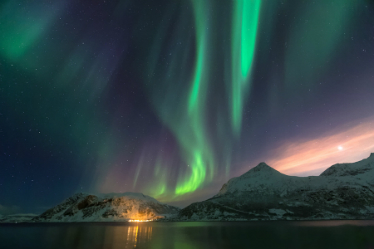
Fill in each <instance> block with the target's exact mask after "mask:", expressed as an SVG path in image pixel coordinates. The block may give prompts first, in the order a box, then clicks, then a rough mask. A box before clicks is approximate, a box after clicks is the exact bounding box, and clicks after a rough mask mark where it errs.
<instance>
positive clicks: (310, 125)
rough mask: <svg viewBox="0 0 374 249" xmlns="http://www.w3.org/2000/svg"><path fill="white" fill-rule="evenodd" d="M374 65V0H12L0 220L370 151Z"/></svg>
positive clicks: (4, 59)
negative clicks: (82, 198) (80, 195)
mask: <svg viewBox="0 0 374 249" xmlns="http://www.w3.org/2000/svg"><path fill="white" fill-rule="evenodd" d="M373 69H374V2H373V1H369V0H355V1H352V0H329V1H325V0H315V1H306V0H283V1H276V0H274V1H273V0H271V1H261V0H224V1H215V0H206V1H200V0H157V1H154V0H142V1H139V0H111V1H109V0H106V1H105V0H101V1H96V0H95V1H83V0H56V1H46V0H40V1H31V0H19V1H11V0H3V1H1V3H0V214H9V213H15V212H18V213H19V212H22V213H29V212H32V213H41V212H43V211H45V210H46V209H47V208H49V207H51V206H53V205H56V204H57V203H59V202H60V201H62V200H63V199H65V198H67V197H68V196H70V195H72V194H74V193H76V192H86V193H111V192H142V193H144V194H147V195H150V196H153V197H155V198H157V199H158V200H160V201H162V202H166V203H169V204H174V205H177V206H181V207H184V206H186V205H188V204H189V203H191V202H194V201H201V200H204V199H206V198H208V197H211V196H213V195H214V194H216V193H217V192H218V190H219V189H220V188H221V186H222V184H223V183H224V182H226V181H227V180H229V179H230V178H232V177H235V176H239V175H241V174H243V173H244V172H246V171H248V170H249V169H250V168H252V167H254V166H256V165H257V164H258V163H259V162H262V161H264V162H266V163H267V164H269V165H270V166H272V167H274V168H275V169H277V170H279V171H280V172H282V173H285V174H288V175H295V176H307V175H319V174H320V173H321V172H322V171H323V170H325V169H326V168H327V167H329V166H331V165H332V164H334V163H338V162H355V161H358V160H360V159H363V158H366V157H368V156H369V155H370V152H374V70H373Z"/></svg>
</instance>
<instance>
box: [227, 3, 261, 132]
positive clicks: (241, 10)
mask: <svg viewBox="0 0 374 249" xmlns="http://www.w3.org/2000/svg"><path fill="white" fill-rule="evenodd" d="M260 5H261V1H260V0H253V1H252V0H251V1H246V0H238V1H235V2H234V14H233V27H232V82H231V122H232V129H233V131H234V133H235V134H236V135H238V134H239V132H240V128H241V123H242V115H243V114H242V112H243V106H244V104H245V101H246V98H247V96H248V95H249V94H248V91H249V90H250V79H251V70H252V65H253V59H254V54H255V47H256V34H257V26H258V19H259V15H260Z"/></svg>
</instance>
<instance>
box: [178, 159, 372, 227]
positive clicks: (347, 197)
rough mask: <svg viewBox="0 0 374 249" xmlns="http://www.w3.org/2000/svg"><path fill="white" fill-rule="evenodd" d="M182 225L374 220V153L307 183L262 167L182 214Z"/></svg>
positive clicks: (263, 165) (328, 170)
mask: <svg viewBox="0 0 374 249" xmlns="http://www.w3.org/2000/svg"><path fill="white" fill-rule="evenodd" d="M178 219H179V220H316V219H374V153H372V154H371V155H370V157H369V158H367V159H364V160H362V161H359V162H356V163H345V164H335V165H333V166H331V167H330V168H328V169H326V170H325V171H324V172H323V173H322V174H321V175H320V176H309V177H296V176H288V175H284V174H282V173H280V172H278V171H277V170H275V169H273V168H271V167H270V166H268V165H267V164H265V163H260V164H259V165H257V166H256V167H254V168H252V169H251V170H249V171H248V172H247V173H245V174H243V175H241V176H239V177H235V178H232V179H230V180H229V181H228V182H227V183H226V184H224V185H223V186H222V188H221V190H220V191H219V192H218V194H217V195H215V196H213V197H212V198H210V199H208V200H206V201H202V202H197V203H193V204H191V205H189V206H188V207H186V208H184V209H182V210H181V211H180V212H179V214H178Z"/></svg>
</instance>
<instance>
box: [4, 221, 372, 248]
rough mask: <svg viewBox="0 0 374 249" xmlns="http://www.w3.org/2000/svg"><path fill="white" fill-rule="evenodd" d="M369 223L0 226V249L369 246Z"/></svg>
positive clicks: (275, 222) (274, 222)
mask: <svg viewBox="0 0 374 249" xmlns="http://www.w3.org/2000/svg"><path fill="white" fill-rule="evenodd" d="M373 234H374V221H311V222H304V221H301V222H292V221H290V222H283V221H282V222H281V221H280V222H278V221H273V222H171V223H162V222H148V223H69V224H50V223H45V224H2V225H1V224H0V248H1V249H2V248H41V249H44V248H69V249H70V248H82V249H83V248H89V249H96V248H97V249H99V248H100V249H101V248H105V249H107V248H108V249H117V248H121V249H123V248H136V249H138V248H152V249H164V248H178V249H188V248H204V249H205V248H287V249H292V248H329V249H330V248H340V249H344V248H365V249H369V248H373V249H374V236H373Z"/></svg>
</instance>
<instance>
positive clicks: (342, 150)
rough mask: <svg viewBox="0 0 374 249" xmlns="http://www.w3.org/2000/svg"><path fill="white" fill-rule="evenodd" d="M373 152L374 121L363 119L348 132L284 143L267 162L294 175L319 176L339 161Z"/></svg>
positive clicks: (366, 155)
mask: <svg viewBox="0 0 374 249" xmlns="http://www.w3.org/2000/svg"><path fill="white" fill-rule="evenodd" d="M372 152H374V122H373V121H372V119H371V120H370V121H365V122H362V123H360V124H358V125H356V126H353V127H351V128H349V129H347V130H345V131H334V132H331V133H330V134H324V135H322V136H321V137H318V138H315V139H313V140H309V141H293V142H289V143H285V144H283V145H282V146H280V147H279V148H277V149H276V150H275V153H274V155H276V156H275V157H272V158H270V159H268V160H267V163H268V164H269V165H270V166H271V167H273V168H275V169H277V170H278V171H280V172H282V173H284V174H287V175H295V176H308V175H319V174H320V173H322V172H323V171H324V170H325V169H326V168H328V167H330V166H331V165H333V164H336V163H351V162H357V161H360V160H362V159H364V158H367V157H369V156H370V153H372Z"/></svg>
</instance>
